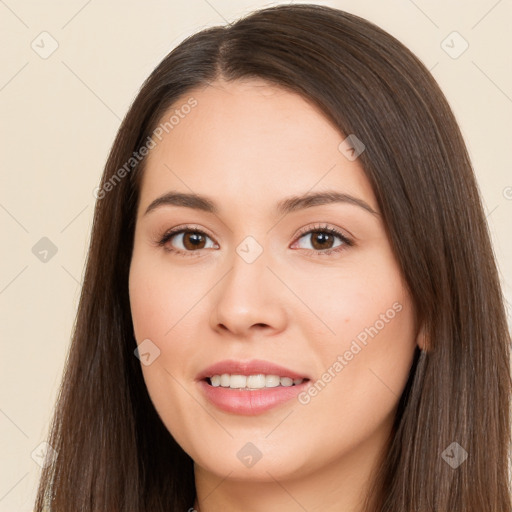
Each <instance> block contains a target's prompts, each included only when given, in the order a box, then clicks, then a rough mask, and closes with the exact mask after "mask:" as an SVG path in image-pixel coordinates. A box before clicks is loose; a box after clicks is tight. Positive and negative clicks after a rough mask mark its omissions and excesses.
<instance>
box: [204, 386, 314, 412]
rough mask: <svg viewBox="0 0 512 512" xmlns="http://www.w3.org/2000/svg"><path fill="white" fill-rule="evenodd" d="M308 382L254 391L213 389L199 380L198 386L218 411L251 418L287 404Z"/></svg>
mask: <svg viewBox="0 0 512 512" xmlns="http://www.w3.org/2000/svg"><path fill="white" fill-rule="evenodd" d="M308 384H309V381H304V382H302V384H299V385H297V386H276V387H275V388H262V389H258V390H255V391H248V390H240V389H231V388H223V387H221V386H217V387H214V386H212V385H210V384H208V382H206V381H204V380H201V381H199V385H200V387H201V389H202V391H203V393H204V394H205V395H206V398H207V399H208V400H209V401H210V402H212V403H213V404H214V405H215V406H217V407H218V408H219V409H222V410H223V411H226V412H231V413H235V414H243V415H246V416H253V415H256V414H260V413H263V412H265V411H268V410H269V409H272V408H273V407H277V406H278V405H282V404H284V403H285V402H288V401H289V400H291V399H292V398H295V397H296V396H297V395H298V394H299V393H301V392H302V391H304V389H305V388H306V386H307V385H308Z"/></svg>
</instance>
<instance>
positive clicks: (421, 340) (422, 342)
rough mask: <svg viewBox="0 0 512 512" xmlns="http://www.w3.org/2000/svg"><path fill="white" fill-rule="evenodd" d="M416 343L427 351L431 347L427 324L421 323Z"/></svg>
mask: <svg viewBox="0 0 512 512" xmlns="http://www.w3.org/2000/svg"><path fill="white" fill-rule="evenodd" d="M416 344H417V345H418V347H419V348H420V350H422V351H424V352H427V351H428V349H429V346H428V345H429V343H428V339H427V336H426V333H425V326H424V324H422V325H421V327H420V330H419V332H418V335H417V336H416Z"/></svg>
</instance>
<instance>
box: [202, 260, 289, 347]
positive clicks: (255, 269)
mask: <svg viewBox="0 0 512 512" xmlns="http://www.w3.org/2000/svg"><path fill="white" fill-rule="evenodd" d="M287 291H288V290H287V289H286V286H285V285H284V284H283V282H282V281H281V280H280V279H278V278H277V277H276V270H275V269H272V270H271V269H270V268H269V266H268V259H267V258H266V254H265V251H264V252H263V253H262V254H261V255H260V256H259V257H258V258H257V259H256V260H255V261H253V262H249V261H246V260H245V259H244V258H242V257H240V256H239V255H238V254H235V255H234V257H233V259H232V266H231V268H230V269H229V270H228V271H227V273H225V275H224V277H223V278H222V279H221V280H220V282H219V283H218V284H217V286H215V287H214V289H213V290H212V292H211V293H212V301H213V307H212V314H211V327H212V328H213V329H214V330H216V331H218V332H219V333H221V334H223V335H232V336H233V338H237V339H249V338H251V337H253V336H254V335H256V334H257V335H258V336H260V335H262V334H263V333H264V334H265V335H273V334H276V333H278V332H281V331H283V330H284V329H285V328H286V323H287V316H288V315H287V310H286V305H287V301H289V300H290V295H291V294H290V292H289V291H288V297H287V296H286V292H287Z"/></svg>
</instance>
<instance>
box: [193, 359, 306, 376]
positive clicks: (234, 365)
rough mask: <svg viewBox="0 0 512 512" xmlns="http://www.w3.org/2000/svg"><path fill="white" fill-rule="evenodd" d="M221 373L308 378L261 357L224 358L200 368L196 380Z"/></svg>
mask: <svg viewBox="0 0 512 512" xmlns="http://www.w3.org/2000/svg"><path fill="white" fill-rule="evenodd" d="M223 373H229V374H231V375H258V374H261V373H262V374H264V375H278V376H279V377H289V378H291V379H309V377H307V376H306V375H304V374H302V373H298V372H296V371H293V370H290V369H289V368H285V367H284V366H280V365H278V364H275V363H272V362H270V361H264V360H262V359H251V360H250V361H235V360H234V359H226V360H224V361H219V362H218V363H215V364H212V365H211V366H208V368H205V369H204V370H202V371H201V372H200V373H199V374H198V376H197V380H203V379H206V378H209V377H212V376H213V375H222V374H223Z"/></svg>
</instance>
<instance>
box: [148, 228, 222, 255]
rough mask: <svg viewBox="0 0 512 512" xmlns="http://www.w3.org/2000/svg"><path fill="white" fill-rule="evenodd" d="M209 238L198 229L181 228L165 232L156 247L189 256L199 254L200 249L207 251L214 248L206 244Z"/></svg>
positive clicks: (211, 244)
mask: <svg viewBox="0 0 512 512" xmlns="http://www.w3.org/2000/svg"><path fill="white" fill-rule="evenodd" d="M209 240H210V241H211V238H210V237H209V236H208V235H207V234H206V233H203V232H202V231H200V230H198V229H190V228H188V229H187V228H182V229H176V230H174V231H169V232H167V233H166V234H165V235H164V236H163V237H162V238H161V240H160V241H159V242H158V245H160V246H163V247H164V248H165V249H166V250H167V251H169V252H177V253H181V254H189V253H193V252H199V250H200V249H208V248H212V247H213V246H214V244H213V242H211V243H210V245H207V244H208V241H209Z"/></svg>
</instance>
